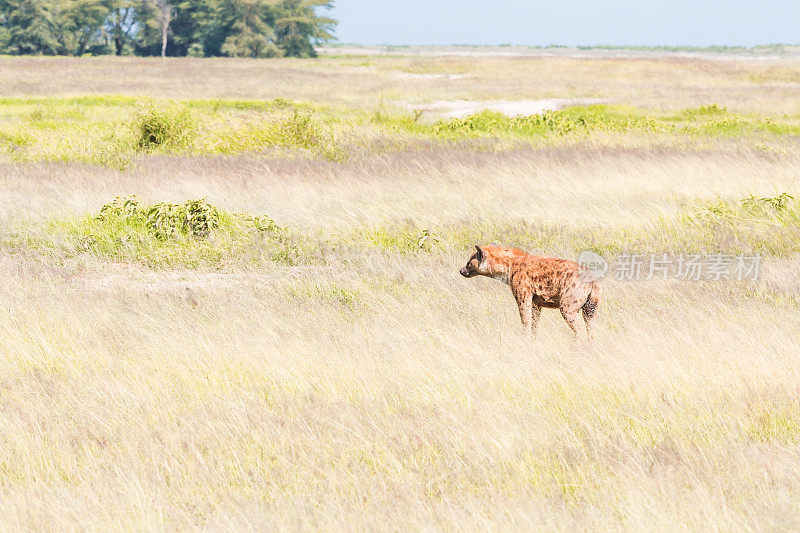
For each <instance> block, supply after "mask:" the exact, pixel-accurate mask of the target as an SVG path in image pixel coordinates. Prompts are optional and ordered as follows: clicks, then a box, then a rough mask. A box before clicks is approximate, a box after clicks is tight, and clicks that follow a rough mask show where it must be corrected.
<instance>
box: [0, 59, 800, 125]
mask: <svg viewBox="0 0 800 533" xmlns="http://www.w3.org/2000/svg"><path fill="white" fill-rule="evenodd" d="M407 74H419V75H420V76H408V75H407ZM439 74H443V75H442V76H436V75H439ZM451 74H455V75H457V77H455V78H451V77H450V76H449V75H451ZM430 75H433V76H430ZM799 89H800V61H798V59H797V58H796V57H795V56H789V57H788V58H785V59H783V58H780V57H779V56H776V57H774V58H771V59H769V60H765V61H752V60H746V59H740V58H737V57H736V56H732V57H731V58H729V59H728V60H712V59H701V58H688V57H677V56H669V57H666V58H664V57H661V58H654V57H640V58H626V59H618V58H613V57H607V58H569V57H463V56H445V57H402V56H399V57H348V56H344V57H324V58H320V59H316V60H293V59H275V60H248V59H196V58H175V59H167V60H161V59H155V58H151V59H142V58H116V57H97V58H89V59H75V58H46V57H25V58H14V57H2V58H0V94H2V95H3V96H75V95H84V94H103V95H106V94H125V95H135V96H148V97H149V96H154V95H164V96H166V95H168V96H170V97H172V98H250V99H270V100H271V99H273V98H291V99H295V100H301V101H309V102H315V103H322V104H326V105H333V106H340V107H347V108H349V107H356V108H360V109H367V110H371V109H373V108H374V107H375V106H376V105H377V104H378V103H379V102H380V101H384V102H386V103H398V104H399V103H404V102H432V101H437V100H451V99H459V98H463V99H469V100H487V99H488V100H492V99H495V100H523V99H544V98H600V99H604V100H607V101H608V102H609V103H621V104H627V105H634V106H641V107H647V108H656V109H665V110H676V109H681V108H686V107H697V106H701V105H708V104H711V103H717V104H719V105H723V106H726V107H728V108H730V109H731V110H733V111H735V112H743V113H790V114H795V115H796V114H797V113H798V109H800V90H799Z"/></svg>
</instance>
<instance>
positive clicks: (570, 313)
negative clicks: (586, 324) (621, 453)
mask: <svg viewBox="0 0 800 533" xmlns="http://www.w3.org/2000/svg"><path fill="white" fill-rule="evenodd" d="M560 311H561V316H563V317H564V320H565V321H566V323H567V325H568V326H569V327H570V329H572V332H573V333H574V334H575V338H576V339H577V338H578V309H569V308H566V307H561V308H560Z"/></svg>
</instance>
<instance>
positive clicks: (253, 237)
mask: <svg viewBox="0 0 800 533" xmlns="http://www.w3.org/2000/svg"><path fill="white" fill-rule="evenodd" d="M54 229H56V230H57V233H60V235H57V236H55V238H53V239H52V240H42V241H40V242H39V244H40V245H42V246H45V247H50V248H61V249H62V250H64V251H66V252H67V253H69V254H72V253H75V254H83V253H90V254H94V255H98V256H100V257H108V258H112V259H114V260H133V261H140V262H142V263H145V264H148V265H150V266H155V267H173V266H189V267H195V266H202V265H209V266H210V265H220V264H222V263H227V262H236V263H241V262H261V261H264V260H266V261H275V262H280V263H285V264H297V263H299V262H302V261H304V260H306V259H308V258H310V256H311V248H310V246H309V245H308V240H307V239H303V238H300V236H298V235H295V234H293V233H291V232H289V231H288V230H286V229H285V228H281V227H279V226H278V225H277V224H276V223H275V221H274V220H272V219H271V218H269V217H267V216H265V215H256V216H253V215H248V214H234V213H228V212H226V211H224V210H222V209H219V208H217V207H215V206H213V205H211V204H209V203H208V202H207V201H206V200H190V201H187V202H184V203H158V204H153V205H145V206H142V205H140V204H139V202H138V200H137V199H136V198H135V197H131V198H116V199H115V200H114V201H113V202H111V203H109V204H106V205H104V206H103V207H102V208H101V209H100V212H99V213H98V214H97V215H94V216H89V217H86V218H84V219H82V220H80V221H75V222H72V221H69V222H63V223H60V224H55V225H54Z"/></svg>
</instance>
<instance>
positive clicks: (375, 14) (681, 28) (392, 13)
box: [332, 0, 800, 46]
mask: <svg viewBox="0 0 800 533" xmlns="http://www.w3.org/2000/svg"><path fill="white" fill-rule="evenodd" d="M334 5H335V7H334V9H333V10H332V16H333V17H334V18H336V19H338V20H339V25H338V28H337V30H336V36H337V37H338V39H339V42H343V43H358V44H505V43H508V44H521V45H548V44H563V45H573V46H575V45H597V44H615V45H692V46H708V45H715V44H720V45H743V46H753V45H756V44H770V43H786V44H792V43H800V0H659V1H646V0H555V1H554V0H547V1H543V0H491V1H486V0H484V1H482V0H461V1H445V0H335V3H334Z"/></svg>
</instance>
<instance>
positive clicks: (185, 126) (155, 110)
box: [133, 104, 197, 151]
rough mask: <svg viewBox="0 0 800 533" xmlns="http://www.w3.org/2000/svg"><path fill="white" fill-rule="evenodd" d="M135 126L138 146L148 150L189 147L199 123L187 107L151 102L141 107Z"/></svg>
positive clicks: (134, 122) (135, 118)
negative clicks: (160, 104) (159, 104)
mask: <svg viewBox="0 0 800 533" xmlns="http://www.w3.org/2000/svg"><path fill="white" fill-rule="evenodd" d="M133 128H134V135H135V138H136V142H135V144H136V148H137V149H138V150H144V151H147V150H153V149H156V148H159V147H164V148H185V147H187V146H188V145H189V144H190V143H191V142H192V140H193V138H194V136H195V134H196V129H197V123H196V120H195V117H194V115H193V114H192V112H191V111H190V110H189V109H188V108H186V107H183V106H180V107H178V106H168V105H162V106H158V105H155V104H150V105H147V106H145V107H143V108H141V109H139V111H138V112H137V114H136V116H135V117H134V121H133Z"/></svg>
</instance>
